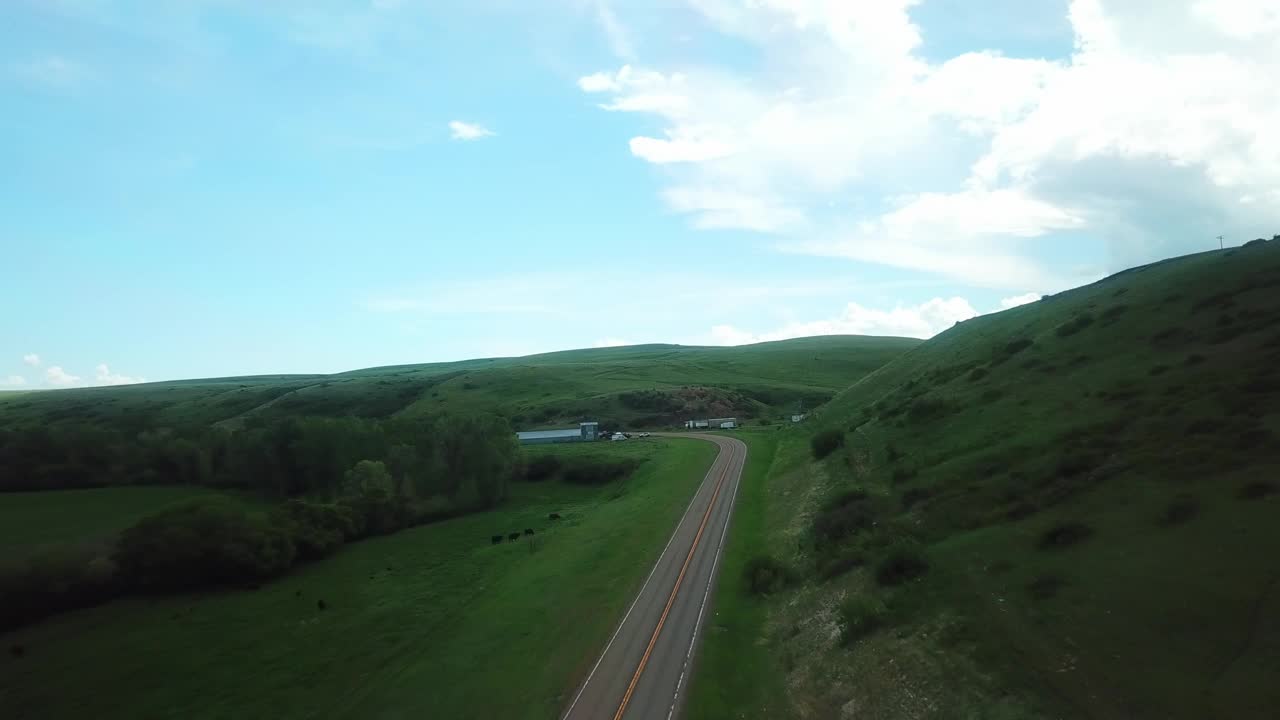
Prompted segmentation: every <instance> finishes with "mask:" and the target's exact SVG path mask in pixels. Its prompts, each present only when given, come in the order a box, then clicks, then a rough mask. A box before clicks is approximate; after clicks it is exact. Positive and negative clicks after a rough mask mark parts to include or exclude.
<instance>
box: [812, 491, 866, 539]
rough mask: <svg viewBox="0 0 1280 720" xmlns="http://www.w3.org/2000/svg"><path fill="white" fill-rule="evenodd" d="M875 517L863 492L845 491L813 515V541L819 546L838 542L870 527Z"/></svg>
mask: <svg viewBox="0 0 1280 720" xmlns="http://www.w3.org/2000/svg"><path fill="white" fill-rule="evenodd" d="M875 519H876V516H875V512H874V510H873V509H872V507H871V504H870V503H869V502H868V499H867V494H866V493H865V492H862V491H861V490H852V491H849V492H846V493H844V494H843V495H841V496H839V497H837V498H835V499H834V500H833V501H832V502H829V503H827V505H826V507H824V508H823V509H822V510H821V511H819V512H818V513H817V514H816V515H814V518H813V536H814V541H815V542H816V543H817V544H818V546H819V547H821V546H824V545H832V544H835V543H838V542H840V541H841V540H843V539H845V538H847V537H849V536H850V535H854V534H856V533H859V532H861V531H863V530H866V529H867V528H869V527H871V526H872V525H873V524H874V523H875Z"/></svg>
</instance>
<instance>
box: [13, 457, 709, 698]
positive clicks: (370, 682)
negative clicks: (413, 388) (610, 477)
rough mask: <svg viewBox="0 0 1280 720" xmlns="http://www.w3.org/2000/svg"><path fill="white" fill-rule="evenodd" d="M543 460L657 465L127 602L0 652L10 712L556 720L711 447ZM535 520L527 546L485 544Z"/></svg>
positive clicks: (17, 635)
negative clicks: (249, 580)
mask: <svg viewBox="0 0 1280 720" xmlns="http://www.w3.org/2000/svg"><path fill="white" fill-rule="evenodd" d="M537 452H539V453H547V452H556V453H564V454H567V455H571V456H572V455H605V456H608V457H610V458H615V459H619V458H620V459H632V460H638V461H643V463H642V464H641V465H640V467H639V469H638V470H637V471H636V473H635V474H634V475H633V476H632V477H631V478H629V479H627V480H623V481H619V482H614V483H611V484H609V485H605V486H602V487H581V486H572V485H568V484H565V483H562V482H560V481H558V480H547V481H543V482H538V483H518V484H516V485H515V486H514V487H513V490H512V498H511V500H510V501H509V502H508V503H506V504H505V505H503V506H502V507H501V508H499V509H497V510H494V511H490V512H486V513H480V514H476V515H472V516H467V517H463V518H459V519H455V520H450V521H446V522H441V523H437V524H434V525H427V526H422V527H418V528H413V529H409V530H405V531H402V532H400V533H398V534H396V535H392V536H386V537H380V538H374V539H371V540H367V541H364V542H360V543H356V544H354V545H351V546H348V547H345V548H344V549H343V550H341V551H340V552H339V553H338V554H337V555H335V556H334V557H332V558H329V559H327V560H324V561H321V562H319V563H316V564H313V565H310V566H306V567H304V568H302V569H300V570H299V571H297V572H295V573H293V574H291V575H289V576H287V577H286V578H283V579H281V580H279V581H276V582H274V583H271V584H268V585H265V586H263V587H262V588H261V589H259V590H257V591H241V592H226V593H218V594H202V595H190V596H176V597H155V598H132V599H126V600H121V601H117V602H114V603H111V604H109V605H105V606H102V607H98V608H92V609H89V610H85V611H79V612H75V613H71V614H68V615H64V616H61V617H57V618H53V619H51V620H49V621H46V622H44V623H42V624H39V625H36V626H33V627H29V628H26V629H23V630H19V631H16V632H14V633H11V634H10V635H7V636H6V638H5V640H6V644H8V645H10V646H16V645H20V646H21V647H22V648H23V650H24V653H23V656H22V657H14V656H12V655H10V654H6V655H5V656H4V657H3V658H0V665H2V666H3V670H2V671H0V706H3V707H5V708H6V713H5V715H6V717H12V718H27V717H30V718H73V717H86V716H93V717H101V718H111V717H119V718H134V717H168V716H182V717H189V718H202V717H207V718H223V717H422V716H427V715H430V716H432V717H449V718H492V717H507V718H552V717H555V716H556V715H557V713H558V712H559V710H560V709H562V706H563V704H564V702H565V698H566V695H567V694H568V693H570V692H571V691H572V690H573V688H574V686H575V684H576V682H578V680H579V679H580V677H581V676H582V674H583V673H584V672H585V671H586V669H588V668H589V666H590V663H591V662H593V661H594V660H595V657H596V655H597V654H598V653H599V651H600V648H601V647H603V644H604V642H605V640H606V639H607V637H608V634H609V633H610V632H611V631H612V629H613V627H614V625H615V624H616V623H617V621H618V618H619V617H620V616H621V613H622V611H623V610H624V609H625V606H626V603H627V602H629V600H630V598H631V597H632V596H633V594H634V593H635V591H636V590H637V589H638V587H639V584H640V583H641V582H642V581H643V579H644V575H645V573H646V572H647V570H648V568H649V565H650V564H651V562H652V560H653V558H654V557H656V555H657V553H658V552H659V551H660V550H661V548H662V546H663V544H664V543H665V542H666V539H667V537H668V536H669V534H670V532H671V528H672V527H674V525H675V522H676V520H677V519H678V517H679V516H680V513H681V512H683V510H684V507H685V505H686V504H687V502H688V500H689V498H690V497H691V495H692V493H693V490H694V488H695V487H696V486H697V484H698V482H699V481H700V480H701V479H702V477H703V475H704V474H705V472H706V470H707V467H708V466H709V465H710V462H711V459H712V457H713V456H714V453H715V448H714V447H712V446H711V445H709V444H707V443H699V442H690V441H683V440H670V441H667V440H658V439H651V440H645V441H634V442H628V443H617V444H607V445H606V444H603V443H601V444H600V445H591V446H567V447H561V448H553V449H542V448H539V449H537ZM552 512H557V513H559V514H561V515H562V517H563V519H561V520H558V521H551V520H549V519H548V515H549V514H550V513H552ZM524 528H534V529H535V530H536V533H537V534H536V535H535V536H534V539H533V541H532V543H533V544H531V542H530V541H529V540H528V539H527V538H523V537H522V539H521V540H520V541H519V542H516V543H507V542H503V543H501V544H499V545H493V544H491V543H490V537H491V536H492V535H495V534H506V533H508V532H512V531H523V529H524ZM320 601H323V602H324V605H325V609H323V610H320V609H319V606H318V603H319V602H320ZM69 678H74V682H70V681H68V679H69Z"/></svg>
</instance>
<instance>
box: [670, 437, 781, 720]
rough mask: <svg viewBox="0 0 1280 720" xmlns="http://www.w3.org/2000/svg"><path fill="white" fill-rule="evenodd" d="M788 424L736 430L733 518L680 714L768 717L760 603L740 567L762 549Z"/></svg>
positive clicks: (769, 672) (768, 671)
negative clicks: (739, 448)
mask: <svg viewBox="0 0 1280 720" xmlns="http://www.w3.org/2000/svg"><path fill="white" fill-rule="evenodd" d="M784 432H787V431H782V430H765V429H761V430H758V431H754V432H750V431H740V432H738V433H736V434H735V437H737V438H739V439H740V440H742V441H744V442H745V443H747V465H746V469H745V470H744V471H743V474H742V482H741V484H740V485H739V488H738V496H737V498H736V500H735V503H734V510H733V522H732V524H731V525H730V526H729V536H728V540H727V541H726V546H725V549H724V554H723V555H722V556H721V563H720V579H719V581H718V582H717V584H716V591H715V596H714V599H713V607H714V611H713V614H712V615H711V616H710V618H709V619H708V620H707V623H706V630H705V632H704V634H703V639H702V647H701V649H700V650H699V654H698V661H697V665H696V669H695V672H694V675H693V680H692V683H691V685H690V688H689V702H688V705H687V706H686V715H685V717H688V718H690V719H691V720H698V719H700V718H706V719H708V720H711V719H719V718H727V717H772V714H771V713H772V708H773V707H774V706H775V698H777V697H779V696H780V695H781V694H782V687H781V684H780V682H779V678H778V676H777V673H775V672H774V671H773V666H772V662H771V660H770V657H769V653H768V649H767V648H765V647H763V646H762V645H761V644H760V640H761V639H762V638H763V636H764V634H765V622H766V618H767V607H768V606H767V604H766V601H765V600H764V599H762V598H761V597H759V596H758V595H756V594H755V593H753V592H752V590H751V587H750V586H749V584H748V583H747V582H746V578H745V574H746V573H747V572H748V571H749V569H750V568H751V566H752V560H753V558H756V557H759V556H761V555H764V554H767V553H768V551H769V548H768V546H767V544H766V532H765V525H766V522H767V519H766V517H767V515H768V513H769V511H770V507H769V496H768V488H767V485H766V478H767V476H768V474H769V471H770V468H771V466H772V464H773V459H774V449H775V446H776V444H777V441H778V436H779V435H781V434H782V433H784Z"/></svg>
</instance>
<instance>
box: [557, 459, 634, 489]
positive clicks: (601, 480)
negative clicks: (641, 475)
mask: <svg viewBox="0 0 1280 720" xmlns="http://www.w3.org/2000/svg"><path fill="white" fill-rule="evenodd" d="M639 465H640V463H639V462H637V461H635V460H580V461H578V462H575V463H573V464H572V465H570V466H569V467H568V468H567V469H566V470H565V471H564V481H565V482H567V483H571V484H573V485H604V484H606V483H610V482H613V481H614V480H620V479H622V478H625V477H627V476H629V475H631V473H633V472H635V469H636V468H637V467H639Z"/></svg>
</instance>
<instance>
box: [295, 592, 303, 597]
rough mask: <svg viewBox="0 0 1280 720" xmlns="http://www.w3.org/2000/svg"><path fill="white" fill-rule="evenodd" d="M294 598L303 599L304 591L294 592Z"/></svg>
mask: <svg viewBox="0 0 1280 720" xmlns="http://www.w3.org/2000/svg"><path fill="white" fill-rule="evenodd" d="M293 596H294V597H302V591H301V590H294V591H293Z"/></svg>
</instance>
